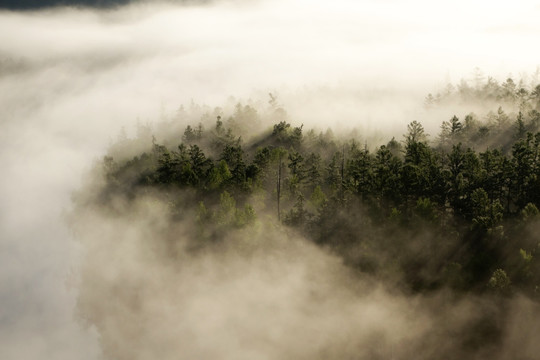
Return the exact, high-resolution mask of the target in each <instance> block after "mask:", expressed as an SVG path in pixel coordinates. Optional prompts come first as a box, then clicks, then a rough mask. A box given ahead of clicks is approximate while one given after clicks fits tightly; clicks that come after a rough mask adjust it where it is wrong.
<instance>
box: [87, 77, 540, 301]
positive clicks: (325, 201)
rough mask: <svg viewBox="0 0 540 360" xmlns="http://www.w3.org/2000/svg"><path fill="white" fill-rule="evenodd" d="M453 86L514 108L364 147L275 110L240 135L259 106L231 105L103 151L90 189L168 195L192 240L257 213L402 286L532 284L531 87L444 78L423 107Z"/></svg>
mask: <svg viewBox="0 0 540 360" xmlns="http://www.w3.org/2000/svg"><path fill="white" fill-rule="evenodd" d="M514 85H515V83H514ZM461 93H462V94H465V93H467V94H469V95H467V96H473V97H477V96H484V97H486V98H487V97H489V98H491V99H499V100H501V104H503V105H505V108H507V107H506V106H507V105H508V104H507V102H506V101H514V102H516V103H522V108H523V111H521V112H519V114H517V115H516V114H513V113H512V112H510V113H508V114H507V113H506V112H505V111H504V110H503V107H502V106H500V107H499V108H498V109H497V111H493V112H492V113H491V114H490V115H489V116H488V119H487V121H483V120H481V119H480V118H478V117H477V116H476V115H474V114H472V113H471V114H469V115H467V116H465V118H464V120H463V121H461V120H460V119H459V118H458V117H457V116H453V117H452V118H450V119H449V120H448V121H445V122H444V123H443V125H442V127H441V129H442V131H441V134H440V136H439V137H437V139H436V140H433V141H432V142H428V135H427V134H426V133H425V131H424V127H423V126H422V124H420V123H419V122H417V121H413V122H411V123H410V124H409V125H408V127H407V133H406V134H405V135H404V141H403V142H402V143H400V142H398V141H396V139H395V138H392V139H391V140H390V141H389V142H388V143H387V144H386V145H381V146H378V147H375V148H372V149H371V150H370V149H368V147H367V146H364V147H359V146H358V143H357V142H356V140H354V139H353V140H348V141H344V140H340V139H338V138H336V137H335V136H334V134H333V133H332V131H331V130H330V129H329V130H327V131H326V132H315V131H314V130H307V131H304V129H303V126H302V125H301V126H293V125H291V124H290V123H288V122H287V121H285V120H284V118H283V117H282V118H280V120H281V121H279V122H278V123H276V124H275V125H274V126H273V127H272V128H271V131H268V132H266V133H263V134H259V136H256V137H253V139H254V140H249V141H246V142H244V141H243V140H242V138H247V139H250V137H248V136H246V134H250V132H249V131H247V130H246V129H248V128H250V126H252V125H250V124H251V123H252V122H257V121H259V114H258V112H257V111H256V109H254V108H253V107H251V106H244V105H240V104H239V105H238V106H237V107H236V111H235V113H234V115H233V116H232V117H230V118H229V119H228V120H225V121H222V118H221V115H218V116H217V121H216V122H215V126H213V124H210V125H209V127H208V128H209V129H210V131H204V126H203V125H202V124H199V125H198V126H193V127H192V126H188V127H186V128H185V129H183V128H182V130H179V131H180V133H178V131H177V133H176V137H175V139H182V140H181V141H182V143H180V144H174V143H173V144H170V143H167V146H166V145H163V144H159V143H157V141H156V140H155V139H154V141H152V143H151V146H150V144H148V146H147V148H146V150H145V151H146V152H142V153H140V154H137V156H135V157H133V158H132V159H130V160H125V159H124V160H116V157H115V158H114V159H113V157H112V156H107V157H105V158H104V159H103V162H102V170H103V172H104V181H105V183H106V185H105V186H104V188H103V190H102V191H101V192H100V194H99V195H98V196H97V197H96V198H97V199H96V201H98V202H100V203H108V202H109V203H114V201H113V200H112V199H115V198H117V197H119V196H124V197H126V198H127V199H128V201H130V200H131V199H134V198H135V197H136V196H137V194H138V193H159V194H161V195H160V196H163V197H164V198H166V199H167V201H171V199H172V198H173V196H180V198H181V200H179V201H176V202H175V209H174V214H173V215H174V216H175V217H176V218H182V217H184V216H186V214H192V215H191V216H194V218H195V224H196V229H197V236H198V238H200V239H213V240H217V239H223V238H225V234H226V233H227V232H229V231H235V229H238V228H249V227H250V226H253V225H254V224H256V223H257V215H256V212H257V214H259V215H260V214H264V216H263V217H261V218H260V219H261V221H262V220H263V219H264V221H267V220H268V219H271V221H276V222H277V223H282V225H286V226H290V227H293V228H295V229H296V230H297V231H299V232H301V233H303V234H304V235H305V236H306V237H308V238H309V239H311V240H313V241H314V242H315V243H317V244H320V245H323V246H327V247H328V248H330V249H331V250H332V251H335V252H336V253H337V254H338V255H340V256H342V257H343V258H344V261H345V263H347V264H348V265H350V266H351V267H353V268H354V269H358V270H359V271H368V272H370V273H372V274H375V275H381V276H384V274H386V273H387V272H389V271H390V270H389V269H392V271H403V273H404V274H405V276H404V279H405V280H404V284H405V285H404V286H406V287H408V289H409V290H411V289H412V290H413V291H424V290H425V291H427V290H429V289H436V288H439V287H442V286H447V287H448V288H450V289H453V290H454V291H481V290H479V289H484V291H485V289H486V284H488V286H487V288H489V289H492V290H494V291H496V292H499V293H509V289H510V278H511V279H512V286H513V287H514V288H516V289H520V290H521V291H529V292H533V291H534V289H535V287H536V286H537V285H538V284H539V283H540V262H539V261H538V260H537V259H538V256H537V254H538V251H540V250H539V249H537V243H538V241H537V239H536V238H535V232H534V226H535V224H536V222H537V221H538V219H539V217H540V211H539V210H538V207H539V206H540V132H537V131H538V130H539V129H538V126H540V112H538V110H540V105H539V104H540V95H538V93H540V90H538V88H537V89H535V90H534V91H530V92H528V93H525V92H523V91H520V90H519V89H518V87H517V86H513V85H512V82H508V81H507V82H506V83H504V84H501V85H499V84H496V83H495V82H493V81H491V80H487V83H486V84H485V86H483V87H480V88H478V87H476V86H475V87H472V86H468V85H467V84H460V86H459V87H458V88H457V90H455V89H451V88H449V93H448V94H447V95H440V96H432V97H431V98H429V102H430V106H431V107H435V106H437V104H438V103H440V102H441V101H444V99H445V97H451V96H461V95H457V94H461ZM502 100H504V101H502ZM275 101H276V100H275V98H272V97H271V105H272V103H273V105H272V107H273V108H274V107H275V109H274V110H275V111H277V110H278V109H277V104H276V103H275ZM520 106H521V105H520ZM508 108H510V107H508ZM534 109H536V110H534ZM217 113H221V111H218V112H216V113H215V114H217ZM214 116H215V115H214ZM209 117H210V116H209ZM213 118H214V119H215V117H213ZM514 120H515V121H514ZM206 126H208V124H206ZM182 131H183V133H182ZM144 136H145V138H146V139H147V142H150V140H148V138H151V135H150V134H148V133H147V132H145V133H144ZM121 141H122V142H126V141H128V142H129V140H128V139H126V138H125V136H124V137H122V139H121ZM497 142H499V143H500V144H501V145H500V146H492V145H491V144H497ZM477 143H480V144H487V143H489V144H490V147H489V148H487V147H483V148H482V147H481V146H478V147H476V145H475V144H477ZM174 146H177V147H176V148H174ZM178 194H181V195H178ZM174 199H177V198H176V197H175V198H174ZM193 214H194V215H193ZM278 214H279V215H278ZM192 220H193V218H192ZM503 230H504V231H503ZM508 254H511V255H508ZM503 268H504V269H506V271H503V270H502V269H503ZM493 269H497V270H496V271H493Z"/></svg>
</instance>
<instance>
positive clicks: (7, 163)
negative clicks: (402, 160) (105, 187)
mask: <svg viewBox="0 0 540 360" xmlns="http://www.w3.org/2000/svg"><path fill="white" fill-rule="evenodd" d="M34 3H37V2H34ZM63 3H64V4H65V3H68V1H64V2H63ZM181 4H182V2H180V1H179V2H168V3H166V2H159V3H154V2H136V3H133V4H132V5H129V6H125V7H113V8H105V9H99V10H96V9H92V8H66V7H57V8H43V9H40V10H30V11H25V12H13V11H8V10H0V164H1V169H2V171H1V176H0V264H1V270H0V304H1V307H0V358H2V359H38V358H39V359H41V358H49V359H101V350H100V348H99V346H98V335H97V334H96V332H95V330H93V329H92V328H89V329H82V328H80V326H79V324H78V323H77V322H76V321H75V320H74V315H73V314H74V303H75V299H76V297H77V293H76V290H75V289H74V288H73V287H72V286H70V284H71V283H72V282H76V278H77V272H78V269H79V262H80V259H81V257H82V256H84V253H83V249H82V247H81V246H80V245H78V244H77V243H76V242H74V241H73V239H72V234H71V233H70V231H69V229H68V228H67V227H66V225H65V221H64V214H66V213H67V212H68V211H69V208H70V196H71V193H72V191H73V190H75V189H77V188H78V187H79V186H80V184H81V182H82V178H83V176H84V174H85V171H87V170H88V169H89V168H90V167H91V166H92V164H93V161H95V159H98V158H100V157H101V156H102V154H103V153H104V151H105V150H106V148H107V146H108V145H109V144H110V142H111V140H112V139H115V138H116V136H117V134H118V132H119V131H120V129H121V128H122V127H125V128H126V130H127V131H128V133H130V132H132V131H133V129H134V127H135V124H136V123H137V122H140V123H145V122H149V121H150V122H151V121H157V120H159V118H160V117H162V116H167V115H168V114H173V113H174V111H175V110H176V109H177V108H178V107H179V106H180V104H189V103H190V102H191V101H192V100H193V101H194V102H196V103H205V104H208V105H210V106H221V105H222V104H224V103H226V102H227V101H229V100H228V99H229V97H230V96H234V97H235V98H236V99H239V100H242V101H247V100H248V99H252V100H253V101H262V102H265V101H266V99H267V93H268V92H269V91H271V92H273V93H277V94H278V96H279V101H280V103H282V104H283V105H284V106H285V108H286V109H287V111H288V113H289V116H290V119H291V121H292V122H294V123H295V124H297V123H305V124H306V126H310V125H317V126H319V127H327V126H341V127H349V126H352V125H353V124H354V125H355V126H358V127H359V128H360V129H361V130H362V131H364V132H376V131H380V132H382V133H384V134H386V133H387V132H388V133H389V134H390V133H392V134H394V133H397V134H400V133H402V132H403V130H404V129H405V126H406V123H408V122H410V121H411V120H422V121H424V122H430V121H432V122H433V123H434V124H436V125H435V128H437V127H438V125H439V124H440V119H426V114H425V112H424V110H423V108H422V105H423V99H424V96H425V95H426V94H427V93H428V92H432V91H435V90H437V89H438V88H440V87H442V86H444V85H445V84H446V82H448V81H453V82H456V81H458V80H459V79H460V78H461V77H464V78H469V77H472V71H473V69H474V68H475V67H479V68H480V69H481V70H482V71H483V72H484V73H485V74H486V75H492V76H495V77H496V78H497V79H498V80H503V79H505V78H506V76H508V75H509V74H510V73H511V74H513V75H514V76H516V77H517V76H519V74H520V73H524V72H529V73H532V72H534V71H535V70H536V67H537V66H538V65H540V60H539V59H540V48H539V47H538V46H537V39H538V35H540V25H538V21H537V19H538V17H539V15H540V5H537V4H535V2H534V1H515V2H513V3H510V2H501V3H499V2H495V3H494V2H475V3H473V4H470V3H468V2H467V1H454V2H451V3H449V2H441V3H436V2H429V1H352V0H351V1H348V0H338V1H307V0H293V1H280V0H277V1H241V0H237V1H222V2H219V1H218V2H204V4H203V5H197V4H196V3H195V2H189V4H188V5H181ZM0 7H4V8H9V7H11V6H10V4H9V2H6V1H3V2H0ZM458 115H462V114H458ZM450 116H451V114H449V117H450ZM427 127H428V128H429V125H428V126H427ZM70 289H71V290H70Z"/></svg>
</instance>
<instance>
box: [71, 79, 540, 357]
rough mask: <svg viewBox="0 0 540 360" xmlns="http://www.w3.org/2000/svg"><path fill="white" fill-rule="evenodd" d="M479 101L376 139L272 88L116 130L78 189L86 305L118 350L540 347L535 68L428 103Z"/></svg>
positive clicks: (477, 350) (207, 352)
mask: <svg viewBox="0 0 540 360" xmlns="http://www.w3.org/2000/svg"><path fill="white" fill-rule="evenodd" d="M478 104H482V106H484V107H483V108H484V109H487V110H486V111H485V112H483V113H477V112H469V113H465V114H463V115H460V114H456V115H449V116H448V117H447V119H448V120H447V121H444V122H443V123H442V124H441V125H440V128H439V129H440V130H439V132H438V133H436V134H428V133H427V131H426V130H425V129H424V125H423V124H422V123H420V122H419V121H414V120H413V121H410V122H409V124H408V126H407V131H406V133H405V134H403V136H402V137H390V138H388V139H387V140H386V141H385V142H384V143H382V144H379V143H373V142H372V139H370V137H369V136H368V134H366V136H363V135H362V136H361V135H360V134H359V133H358V131H354V130H351V131H345V132H341V133H340V132H338V131H335V129H332V128H331V127H329V128H327V129H308V128H306V127H305V126H304V125H303V124H297V123H295V121H294V119H292V118H291V117H290V116H289V115H288V114H287V111H286V109H285V108H284V107H283V106H282V105H281V104H280V102H279V98H278V97H277V96H276V95H274V94H269V100H268V101H267V102H266V103H263V105H261V103H252V102H248V103H247V104H246V103H237V104H236V106H235V107H234V108H231V109H229V110H224V109H223V108H219V107H217V108H210V107H208V106H202V105H197V104H194V103H192V104H191V105H190V106H188V107H187V108H185V107H183V106H182V107H180V108H179V109H178V111H176V112H175V113H174V114H173V115H171V116H167V115H162V117H161V119H160V121H159V122H157V123H155V124H146V125H143V124H139V126H138V128H137V129H136V134H135V135H134V136H131V137H129V136H127V135H126V132H125V131H123V132H122V133H121V134H120V135H119V136H118V138H117V140H116V141H115V142H114V143H112V144H111V146H110V148H109V151H108V153H107V154H106V155H105V156H104V157H103V160H102V161H99V162H98V163H96V165H95V166H94V168H93V170H92V171H91V172H90V173H89V174H88V176H87V177H86V179H85V184H84V185H83V187H82V188H81V189H79V190H78V191H77V192H76V193H75V194H74V195H73V202H74V204H75V207H74V210H73V211H72V213H71V214H70V216H69V222H70V224H71V227H72V229H73V231H74V234H75V237H76V238H77V239H78V240H79V241H80V242H81V243H82V244H83V247H84V249H85V256H84V259H83V264H82V267H81V279H80V283H79V285H78V288H79V294H78V300H77V314H78V318H79V319H80V320H81V321H82V322H83V323H85V324H87V325H88V326H92V327H95V328H96V329H97V331H98V333H99V335H100V343H101V345H102V347H103V351H104V354H105V355H106V356H108V357H110V358H111V359H150V358H157V359H169V358H171V359H172V358H175V359H177V358H185V359H192V358H197V359H248V358H249V359H253V358H256V359H308V358H309V359H412V358H414V359H486V358H492V359H535V358H537V356H538V352H537V351H536V350H537V349H538V347H537V345H536V344H535V339H534V337H533V336H530V334H534V333H537V332H538V331H539V330H540V329H539V326H540V324H539V323H538V321H537V319H538V316H539V307H538V303H539V301H540V288H539V285H540V259H539V258H540V240H539V237H538V231H539V229H540V211H539V207H540V85H538V84H532V85H526V84H524V83H523V82H515V81H514V80H513V79H511V78H509V79H507V80H506V81H505V82H502V83H498V82H497V81H495V80H494V79H492V78H489V79H488V80H486V81H484V80H482V81H478V82H477V83H476V84H475V85H469V84H468V83H467V82H464V81H463V82H461V83H460V84H458V85H456V86H454V85H448V86H447V87H446V88H445V89H444V90H443V91H441V92H440V93H439V94H437V95H435V96H434V95H431V94H430V95H428V96H427V97H426V103H425V108H426V111H427V112H428V114H429V113H430V112H432V111H433V112H434V111H443V112H445V113H448V114H452V109H454V108H456V109H462V108H466V107H467V106H469V105H470V106H471V107H473V105H474V106H476V107H477V106H478ZM328 121H329V124H330V123H331V121H332V119H328ZM186 122H187V123H189V125H187V126H186Z"/></svg>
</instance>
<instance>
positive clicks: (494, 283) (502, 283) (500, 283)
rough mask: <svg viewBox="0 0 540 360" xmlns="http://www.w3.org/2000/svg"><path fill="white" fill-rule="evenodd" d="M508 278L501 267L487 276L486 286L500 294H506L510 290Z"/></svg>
mask: <svg viewBox="0 0 540 360" xmlns="http://www.w3.org/2000/svg"><path fill="white" fill-rule="evenodd" d="M510 284H511V282H510V278H509V277H508V275H506V272H505V271H504V270H502V269H497V270H495V271H494V272H493V275H491V277H490V278H489V282H488V286H489V287H490V288H491V289H493V290H494V291H496V292H497V293H500V294H508V293H509V292H510Z"/></svg>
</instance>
